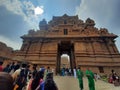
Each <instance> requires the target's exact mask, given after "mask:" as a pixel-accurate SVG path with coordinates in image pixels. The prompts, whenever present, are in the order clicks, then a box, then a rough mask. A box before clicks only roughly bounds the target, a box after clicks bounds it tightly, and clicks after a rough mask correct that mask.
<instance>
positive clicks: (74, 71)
mask: <svg viewBox="0 0 120 90" xmlns="http://www.w3.org/2000/svg"><path fill="white" fill-rule="evenodd" d="M73 74H74V78H76V77H77V75H76V67H74V69H73Z"/></svg>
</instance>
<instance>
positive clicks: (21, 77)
mask: <svg viewBox="0 0 120 90" xmlns="http://www.w3.org/2000/svg"><path fill="white" fill-rule="evenodd" d="M2 64H3V62H0V90H58V87H57V85H56V83H55V81H54V79H53V76H54V73H53V71H54V70H51V69H50V67H47V68H46V69H45V68H44V67H41V68H39V69H38V68H37V65H33V67H32V70H31V69H30V65H29V64H27V63H22V64H18V63H14V62H13V63H10V64H8V65H6V67H2ZM84 74H85V76H86V77H87V79H88V86H89V90H95V82H94V81H95V80H97V79H99V78H100V76H99V75H98V74H97V73H93V72H92V71H91V70H90V69H89V68H87V70H86V71H85V73H84ZM84 74H83V71H82V70H81V69H80V67H78V68H76V67H74V69H73V70H72V69H70V68H62V69H61V72H60V75H61V76H74V77H75V78H78V82H79V87H80V90H83V89H84V85H83V76H84ZM109 82H110V83H114V85H115V86H118V85H120V79H119V77H118V75H117V74H116V73H115V71H114V70H112V71H111V74H110V76H109ZM1 86H2V87H1Z"/></svg>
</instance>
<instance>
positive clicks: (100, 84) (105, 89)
mask: <svg viewBox="0 0 120 90" xmlns="http://www.w3.org/2000/svg"><path fill="white" fill-rule="evenodd" d="M54 80H55V82H56V84H57V86H58V88H59V90H80V89H79V85H78V80H77V79H75V78H74V77H73V76H64V77H62V76H54ZM83 81H84V90H89V88H88V81H87V78H84V79H83ZM95 88H96V90H120V86H118V87H115V86H114V85H113V84H109V83H106V82H104V81H101V80H97V81H96V82H95Z"/></svg>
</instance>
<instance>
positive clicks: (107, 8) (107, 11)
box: [76, 0, 120, 50]
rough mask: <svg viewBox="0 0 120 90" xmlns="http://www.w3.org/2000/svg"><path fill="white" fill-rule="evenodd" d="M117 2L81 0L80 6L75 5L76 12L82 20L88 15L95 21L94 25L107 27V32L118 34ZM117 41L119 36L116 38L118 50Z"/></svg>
mask: <svg viewBox="0 0 120 90" xmlns="http://www.w3.org/2000/svg"><path fill="white" fill-rule="evenodd" d="M118 3H119V0H81V3H80V6H79V7H76V14H77V15H78V16H79V18H80V19H82V20H86V19H87V18H88V17H90V18H91V19H93V20H94V21H95V22H96V27H98V28H100V27H103V28H107V29H108V30H109V32H111V33H115V34H117V35H118V34H119V33H120V31H119V29H120V27H119V26H118V23H120V21H119V20H118V18H119V17H118V13H119V11H116V10H117V9H118V7H117V4H118ZM116 12H118V13H116ZM119 15H120V14H119ZM116 25H117V26H116ZM119 42H120V38H117V46H119V47H118V48H119V50H120V43H119Z"/></svg>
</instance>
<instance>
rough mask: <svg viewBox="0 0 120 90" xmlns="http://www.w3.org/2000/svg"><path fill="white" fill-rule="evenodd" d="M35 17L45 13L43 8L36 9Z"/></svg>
mask: <svg viewBox="0 0 120 90" xmlns="http://www.w3.org/2000/svg"><path fill="white" fill-rule="evenodd" d="M34 12H35V15H41V14H42V13H43V12H44V11H43V7H36V8H35V9H34Z"/></svg>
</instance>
